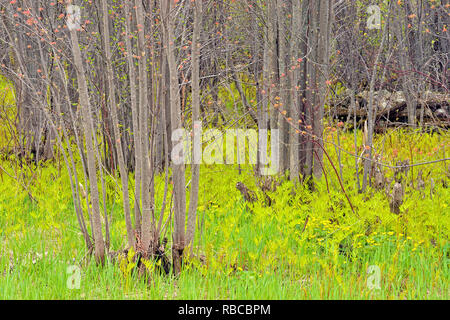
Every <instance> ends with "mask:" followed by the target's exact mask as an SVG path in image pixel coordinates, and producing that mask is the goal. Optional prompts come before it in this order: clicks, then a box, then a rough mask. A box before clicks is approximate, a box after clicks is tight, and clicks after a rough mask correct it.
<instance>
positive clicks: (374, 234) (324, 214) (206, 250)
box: [0, 128, 450, 299]
mask: <svg viewBox="0 0 450 320" xmlns="http://www.w3.org/2000/svg"><path fill="white" fill-rule="evenodd" d="M338 130H341V129H338ZM336 133H337V131H336V129H333V128H327V129H326V132H325V137H326V139H327V140H328V141H329V142H330V141H333V142H334V143H336V142H337V135H336ZM449 138H450V137H449V135H448V132H440V133H433V134H428V133H421V132H419V131H404V130H390V131H388V132H387V133H385V134H383V135H378V136H377V137H376V143H375V149H376V150H379V151H378V152H382V154H383V160H382V161H383V162H385V163H389V164H391V165H393V164H395V163H396V162H397V161H399V160H409V161H410V163H421V162H426V161H432V160H436V159H442V158H445V157H446V152H448V151H446V150H448V147H449V141H450V139H449ZM361 139H362V133H361V132H358V145H361ZM340 143H341V148H342V149H343V150H347V151H348V152H350V154H351V153H353V152H354V150H353V148H354V145H353V133H352V132H347V133H344V132H341V134H340ZM327 150H328V152H329V153H330V156H331V158H332V159H333V161H334V162H335V164H336V167H337V168H339V166H338V165H337V163H338V160H337V152H336V149H335V147H334V146H333V145H331V144H327ZM359 153H360V151H359ZM350 154H347V153H345V152H342V153H341V157H342V158H341V163H342V176H343V184H344V187H345V191H346V193H347V195H348V196H349V199H350V201H351V202H352V205H353V207H354V209H355V212H353V211H352V210H351V207H350V205H349V203H348V201H347V198H346V197H345V195H344V193H343V192H342V190H341V188H340V185H339V183H338V179H337V177H336V175H335V174H334V171H333V169H332V167H331V166H330V164H329V163H325V164H324V165H325V171H326V172H327V179H324V178H322V179H321V181H319V182H317V183H316V191H315V192H311V191H309V190H308V189H307V188H306V186H304V185H299V186H297V187H296V188H294V187H293V185H292V184H291V183H290V182H284V183H282V184H281V185H280V186H279V187H278V188H277V190H276V191H274V192H269V193H268V195H269V196H270V197H271V199H273V200H274V201H273V203H272V205H271V206H266V205H265V204H264V203H263V202H259V201H258V202H256V203H253V204H249V203H245V202H244V200H243V198H242V195H241V194H240V192H239V191H238V190H237V189H236V187H235V186H236V183H237V182H238V181H241V182H243V183H245V185H246V186H248V187H249V188H250V189H251V190H254V191H255V192H256V193H257V195H258V196H259V198H260V199H262V197H261V196H262V194H261V191H258V188H257V186H256V181H255V179H254V177H253V174H252V172H253V171H252V168H251V167H250V166H243V167H242V168H241V169H242V173H241V174H239V170H238V167H237V166H226V165H215V166H206V165H204V166H201V180H200V192H199V209H198V217H197V218H198V221H197V224H198V226H199V230H198V232H197V234H196V242H195V247H194V254H196V255H197V257H200V256H202V257H203V258H202V259H193V260H192V261H191V263H190V264H189V265H187V266H185V268H184V270H183V272H182V273H181V275H180V276H179V277H177V278H175V277H173V276H166V275H161V274H159V273H157V272H155V273H152V274H151V276H150V277H151V279H150V281H146V280H145V279H142V278H139V277H138V276H137V274H136V273H133V272H132V270H133V264H132V262H131V261H132V260H131V259H130V260H129V261H128V260H126V259H125V260H124V261H122V263H119V264H118V263H112V262H110V261H108V262H107V263H106V265H105V266H97V265H96V264H95V263H94V262H93V261H88V259H86V248H85V245H84V242H83V239H82V237H81V233H80V232H79V231H78V224H77V219H76V215H75V213H74V209H73V202H72V196H71V191H70V186H69V182H68V181H69V180H68V175H67V173H66V171H65V170H64V168H65V167H64V163H63V162H62V161H61V162H58V161H55V162H48V163H44V164H42V165H41V166H40V167H38V168H36V167H34V168H32V167H23V168H25V170H22V169H23V168H20V166H19V164H18V161H17V159H11V158H4V159H2V160H0V165H1V167H2V168H3V170H4V171H3V170H2V169H0V299H448V298H449V293H450V292H449V283H450V272H449V262H450V242H449V236H450V232H449V231H450V215H449V213H450V210H449V208H448V206H449V202H450V191H449V189H448V187H449V183H450V181H449V174H450V173H449V168H448V162H447V163H446V162H437V163H433V164H429V165H425V166H420V167H413V168H411V169H410V170H409V171H408V173H407V175H406V176H405V178H404V188H405V189H406V191H405V197H404V202H403V204H402V206H401V207H400V214H399V215H396V214H393V213H391V211H390V208H389V199H388V196H387V195H386V193H385V191H384V189H383V190H378V191H377V190H375V189H373V188H369V190H368V191H367V192H366V193H364V194H361V193H358V191H357V187H356V182H355V159H354V157H353V156H351V155H350ZM361 167H362V164H360V165H359V168H360V171H361V172H362V170H361ZM21 170H22V171H21ZM419 170H422V177H423V182H424V188H422V189H418V185H419V183H418V182H419V181H418V180H419V178H418V174H419ZM383 171H384V173H385V175H386V177H392V176H393V170H392V169H388V168H384V169H383ZM361 177H362V175H361ZM132 183H133V181H130V184H132ZM327 184H328V188H327ZM106 189H107V195H108V198H107V204H106V207H107V210H108V212H109V213H110V214H111V221H110V224H111V234H112V238H111V250H120V249H123V248H124V247H125V245H126V236H125V223H124V219H123V215H122V210H121V208H122V199H120V197H119V196H118V195H119V194H120V192H116V190H117V185H116V183H115V182H114V179H112V178H111V177H109V178H107V181H106ZM328 189H329V190H328ZM163 191H164V179H163V178H162V177H159V178H158V179H157V180H156V193H157V195H158V197H157V199H162V194H163ZM30 195H31V197H30ZM156 205H157V207H159V206H160V205H161V203H156ZM168 234H170V230H169V231H168ZM71 265H77V266H80V269H79V270H80V277H81V280H80V288H79V289H70V285H68V281H69V280H70V279H71V277H72V276H73V274H72V273H71V272H72V271H71V270H70V269H68V267H69V266H71Z"/></svg>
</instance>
